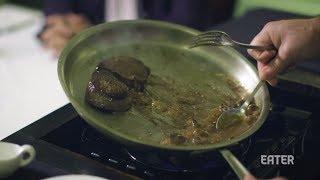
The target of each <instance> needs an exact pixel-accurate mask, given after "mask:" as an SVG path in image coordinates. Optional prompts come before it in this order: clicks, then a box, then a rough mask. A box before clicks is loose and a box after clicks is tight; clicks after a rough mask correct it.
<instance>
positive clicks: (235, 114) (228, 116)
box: [216, 80, 264, 130]
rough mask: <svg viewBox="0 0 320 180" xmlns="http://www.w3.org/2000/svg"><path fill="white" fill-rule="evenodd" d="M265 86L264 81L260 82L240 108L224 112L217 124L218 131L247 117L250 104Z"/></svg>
mask: <svg viewBox="0 0 320 180" xmlns="http://www.w3.org/2000/svg"><path fill="white" fill-rule="evenodd" d="M263 84H264V81H263V80H260V81H259V83H258V84H257V86H256V87H255V88H254V90H253V91H252V92H251V94H250V95H249V96H248V97H247V99H246V101H245V102H244V103H243V104H242V105H241V106H240V107H238V108H230V109H228V110H226V111H224V112H223V113H222V114H221V115H220V116H219V118H218V120H217V123H216V129H217V130H220V129H225V128H228V127H230V126H232V125H234V124H236V123H239V122H240V121H241V120H242V119H243V118H244V117H245V116H246V114H245V112H246V109H247V108H248V106H249V104H250V102H251V101H252V100H253V98H254V95H255V94H256V93H257V92H258V90H259V89H260V87H261V86H262V85H263Z"/></svg>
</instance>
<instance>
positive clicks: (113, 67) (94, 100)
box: [86, 56, 150, 112]
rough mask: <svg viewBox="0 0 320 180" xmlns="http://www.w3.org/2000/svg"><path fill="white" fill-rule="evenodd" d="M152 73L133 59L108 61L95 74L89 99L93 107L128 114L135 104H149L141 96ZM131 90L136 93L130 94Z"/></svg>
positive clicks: (91, 81) (91, 82)
mask: <svg viewBox="0 0 320 180" xmlns="http://www.w3.org/2000/svg"><path fill="white" fill-rule="evenodd" d="M149 74H150V69H149V68H148V67H146V66H145V65H144V64H143V63H142V62H140V61H138V60H136V59H134V58H131V57H124V56H121V57H115V58H111V59H109V60H105V61H103V62H102V63H100V64H99V65H98V68H97V69H96V71H95V72H94V73H92V77H91V80H90V82H89V83H88V86H87V91H86V100H87V102H88V103H89V104H91V105H92V106H94V107H97V108H98V109H101V110H104V111H109V112H113V111H126V110H128V109H129V108H130V107H131V106H132V104H134V105H141V104H145V103H148V102H147V101H146V100H145V99H146V98H144V96H142V95H143V94H141V95H140V94H139V93H142V92H141V91H143V89H144V84H145V83H146V81H147V78H148V76H149ZM129 87H130V88H132V89H130V91H133V92H131V93H129ZM136 91H139V92H136ZM134 95H139V96H134ZM145 101H146V102H145Z"/></svg>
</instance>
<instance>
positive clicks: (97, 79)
mask: <svg viewBox="0 0 320 180" xmlns="http://www.w3.org/2000/svg"><path fill="white" fill-rule="evenodd" d="M90 82H91V83H92V86H94V87H95V88H96V89H97V90H98V91H100V92H101V93H102V94H105V95H107V96H109V97H111V98H115V99H122V98H125V97H127V96H128V91H129V88H128V87H127V86H126V85H125V84H124V83H122V82H120V81H118V80H117V79H116V78H115V77H114V76H113V75H112V74H111V73H110V72H109V71H106V70H103V69H101V70H99V71H95V72H94V73H93V74H92V77H91V81H90Z"/></svg>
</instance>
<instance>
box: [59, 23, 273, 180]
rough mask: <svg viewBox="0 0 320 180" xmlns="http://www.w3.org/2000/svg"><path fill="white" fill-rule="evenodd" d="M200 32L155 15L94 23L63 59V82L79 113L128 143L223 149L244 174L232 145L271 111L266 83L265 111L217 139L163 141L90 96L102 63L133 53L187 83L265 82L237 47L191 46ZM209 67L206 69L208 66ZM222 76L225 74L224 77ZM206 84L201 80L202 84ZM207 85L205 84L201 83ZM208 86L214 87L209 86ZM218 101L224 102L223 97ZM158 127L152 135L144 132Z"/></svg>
mask: <svg viewBox="0 0 320 180" xmlns="http://www.w3.org/2000/svg"><path fill="white" fill-rule="evenodd" d="M199 33H200V32H199V31H197V30H194V29H190V28H187V27H184V26H180V25H175V24H170V23H165V22H159V21H149V20H137V21H119V22H113V23H105V24H101V25H98V26H94V27H92V28H89V29H87V30H85V31H84V32H82V33H80V34H79V35H77V36H76V37H74V38H73V39H72V40H71V41H70V43H68V45H67V47H66V48H65V49H64V51H63V52H62V55H61V57H60V58H59V64H58V74H59V79H60V83H61V85H62V87H63V89H64V91H65V93H66V95H67V96H68V98H69V100H70V102H71V103H72V105H73V106H74V107H75V109H76V110H77V112H78V113H79V114H80V115H81V116H82V117H83V118H84V119H85V120H86V121H87V122H88V123H89V124H91V125H92V126H94V127H95V128H97V129H98V130H99V131H100V132H102V133H104V134H105V135H106V136H108V137H110V138H113V139H115V140H116V141H119V142H121V143H123V144H125V145H127V146H131V147H134V148H140V149H148V148H151V149H157V150H162V151H165V152H169V153H170V152H174V153H191V154H195V153H198V154H199V153H204V152H211V151H216V150H219V151H220V152H222V154H223V156H224V157H225V159H226V160H227V161H228V162H229V163H230V164H231V166H232V168H233V169H234V170H235V171H236V173H237V175H238V176H239V178H243V175H244V174H245V173H246V171H245V169H243V167H241V166H240V164H239V163H238V162H237V160H236V158H235V157H234V156H233V155H232V153H231V152H230V151H229V150H228V149H227V148H228V147H229V146H232V145H236V144H237V143H238V142H240V141H242V140H244V139H245V138H247V137H249V136H250V135H252V134H253V133H254V132H255V131H257V130H258V129H259V128H260V127H261V125H262V124H263V123H264V121H265V119H266V117H267V116H268V113H269V106H270V100H269V92H268V89H267V87H266V86H265V85H264V86H263V87H262V88H261V89H260V90H259V92H258V93H257V95H256V97H255V101H256V103H257V105H258V106H259V108H260V109H261V113H260V115H259V118H258V120H257V121H256V122H255V123H254V124H253V125H252V126H251V127H250V128H249V129H248V130H246V131H245V132H243V133H242V134H241V135H239V136H237V137H234V138H232V139H228V140H224V141H221V142H219V143H215V144H203V145H196V146H174V145H173V146H168V145H162V144H159V143H158V141H157V140H158V139H159V138H162V137H161V134H160V132H159V133H158V131H159V130H158V129H157V128H155V127H154V126H152V125H151V124H150V123H149V122H148V121H147V120H146V119H144V118H139V117H138V116H132V113H130V112H128V113H116V114H105V113H102V112H99V111H97V110H96V109H94V108H92V107H91V106H89V105H88V104H87V103H86V102H85V99H84V95H85V89H86V85H87V83H88V81H89V79H90V76H91V73H92V72H93V71H94V69H95V67H96V65H97V64H98V63H99V62H100V61H102V60H104V59H106V58H108V57H112V56H119V55H125V56H132V57H135V58H137V59H139V60H141V61H143V62H144V63H145V64H146V65H147V66H149V67H150V69H151V71H152V72H153V73H155V74H157V75H168V76H172V77H174V78H177V79H178V80H179V81H181V82H188V83H191V84H192V83H193V82H204V81H206V82H212V83H213V84H214V86H216V87H217V88H221V89H222V90H224V92H228V91H229V89H228V88H227V86H226V84H225V82H224V81H221V74H222V75H226V76H230V77H231V78H233V79H235V80H237V81H238V82H239V83H240V84H241V85H242V86H244V87H245V88H246V90H247V91H248V92H250V91H252V89H253V88H254V87H255V85H256V84H257V82H258V81H259V78H258V75H257V72H256V68H255V67H254V66H253V65H252V64H250V63H249V61H248V60H246V59H245V58H244V57H243V56H242V55H241V54H239V53H238V52H237V51H236V50H234V49H233V48H231V47H216V48H206V47H201V48H199V49H196V50H195V49H193V50H190V49H189V48H188V44H189V40H190V39H191V38H192V37H193V36H195V35H197V34H199ZM203 69H205V71H203ZM219 75H220V76H219ZM200 84H201V83H200ZM200 87H202V85H200ZM202 88H209V86H208V87H207V86H204V85H203V87H202ZM216 103H219V102H218V101H217V102H216ZM147 132H153V133H152V135H151V136H144V134H146V133H147Z"/></svg>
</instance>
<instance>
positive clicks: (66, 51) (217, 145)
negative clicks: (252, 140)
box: [57, 20, 271, 151]
mask: <svg viewBox="0 0 320 180" xmlns="http://www.w3.org/2000/svg"><path fill="white" fill-rule="evenodd" d="M124 24H126V25H128V24H148V25H153V26H161V27H168V28H173V29H178V30H181V31H183V32H186V33H190V34H192V35H196V34H199V33H200V31H198V30H195V29H192V28H189V27H185V26H182V25H177V24H173V23H168V22H163V21H155V20H124V21H115V22H107V23H102V24H99V25H96V26H92V27H90V28H88V29H86V30H84V31H82V32H81V33H79V34H77V35H76V36H75V37H73V38H72V39H71V40H70V41H69V43H68V44H67V46H66V47H65V48H64V50H63V51H62V53H61V55H60V57H59V60H58V69H57V70H58V77H59V81H60V84H61V86H62V87H63V90H64V92H65V94H66V95H67V97H68V99H69V100H70V102H71V104H72V106H73V107H74V108H75V109H76V111H77V112H78V113H79V115H80V116H81V117H82V118H83V119H84V120H85V121H86V122H87V123H89V124H90V125H92V126H94V127H95V128H96V129H98V130H99V131H100V132H101V133H103V134H104V135H107V136H111V137H113V138H115V139H117V140H118V141H120V142H125V143H126V144H130V145H140V146H144V147H151V148H157V149H162V150H175V151H211V150H216V149H221V148H226V147H228V146H232V145H235V144H237V143H238V142H240V141H242V140H244V139H246V138H248V137H249V136H251V135H252V134H254V133H255V132H256V131H257V130H258V129H260V127H261V126H262V124H263V123H264V122H265V120H266V119H267V116H268V114H269V108H270V105H271V104H270V96H269V91H268V88H267V86H266V85H265V84H264V85H263V87H262V89H263V91H264V93H265V97H264V99H263V108H262V109H261V112H260V113H261V115H260V116H261V117H260V120H258V121H257V122H255V124H254V125H253V126H251V127H250V128H249V129H248V130H246V131H245V132H243V133H242V134H241V135H239V136H237V137H235V138H232V139H230V140H225V141H222V142H219V143H215V144H206V145H194V146H164V145H160V144H153V143H143V142H141V141H139V140H137V139H135V138H132V137H130V136H128V135H125V134H123V133H120V132H118V131H116V130H113V129H112V128H108V129H106V128H103V127H104V126H102V125H101V122H97V121H92V120H90V119H92V117H90V115H87V114H85V113H82V112H86V110H85V109H84V108H82V107H81V105H80V103H78V102H77V100H76V99H75V98H74V97H72V95H71V93H70V90H69V87H68V85H67V84H66V81H65V74H64V68H65V63H66V60H67V57H68V55H69V53H70V52H71V51H72V49H73V48H74V47H76V46H77V44H78V43H80V42H81V41H83V40H85V39H86V38H88V37H90V36H92V35H94V34H96V33H97V32H99V31H102V30H104V29H110V28H113V27H117V26H121V25H124ZM228 48H229V49H230V52H231V53H234V55H236V56H238V57H240V58H241V59H242V60H243V61H245V64H246V65H247V66H249V67H250V68H251V69H253V70H254V72H255V74H256V76H258V74H257V70H256V68H255V67H254V66H253V64H251V63H250V62H249V61H248V60H247V58H245V57H244V56H243V55H242V54H241V53H239V52H238V51H236V50H235V49H233V48H231V47H228Z"/></svg>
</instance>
